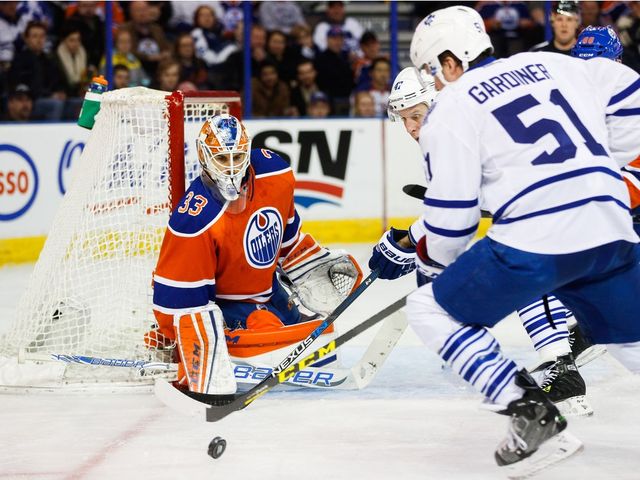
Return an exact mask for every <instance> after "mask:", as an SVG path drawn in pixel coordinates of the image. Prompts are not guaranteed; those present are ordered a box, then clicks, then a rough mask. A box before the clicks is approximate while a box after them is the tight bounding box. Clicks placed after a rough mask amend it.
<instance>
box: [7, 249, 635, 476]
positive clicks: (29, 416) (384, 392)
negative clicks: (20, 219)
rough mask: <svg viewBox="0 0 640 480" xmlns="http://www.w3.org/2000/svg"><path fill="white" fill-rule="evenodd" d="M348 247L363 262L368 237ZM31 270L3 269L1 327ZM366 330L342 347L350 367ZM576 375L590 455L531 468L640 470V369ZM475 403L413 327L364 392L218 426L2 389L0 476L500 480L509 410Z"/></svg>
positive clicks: (132, 403) (298, 393) (521, 338)
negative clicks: (215, 444)
mask: <svg viewBox="0 0 640 480" xmlns="http://www.w3.org/2000/svg"><path fill="white" fill-rule="evenodd" d="M346 248H348V249H349V250H351V251H353V252H354V253H355V254H356V256H357V258H358V259H360V260H362V261H364V260H365V259H366V258H367V256H368V252H369V249H370V246H357V247H353V246H347V247H346ZM365 265H366V263H365ZM31 269H32V266H17V267H5V268H3V269H0V332H2V331H4V330H6V328H7V326H8V324H9V323H10V322H11V321H12V320H13V316H14V315H15V313H14V307H15V304H16V303H17V300H18V297H19V294H20V292H21V291H22V289H24V287H25V285H26V282H27V277H28V274H29V272H30V271H31ZM409 277H410V278H406V279H401V280H399V281H396V282H384V281H378V282H375V283H374V284H373V285H372V286H371V288H370V289H369V291H368V292H367V293H366V294H365V296H364V297H363V298H362V299H361V300H359V301H358V302H356V304H355V305H354V306H353V307H352V309H351V310H350V311H348V312H347V313H346V314H345V315H346V316H345V318H342V319H340V320H339V321H338V322H337V326H338V327H339V328H340V330H345V329H347V328H349V327H350V326H351V325H353V324H354V323H356V322H357V321H359V320H361V319H363V318H364V317H366V316H368V315H370V314H372V313H374V312H375V311H376V309H377V308H379V307H382V306H385V305H387V304H389V303H391V302H392V301H393V300H395V299H396V298H399V297H401V296H403V295H404V294H406V293H408V292H409V291H411V289H412V288H413V282H414V278H413V275H410V276H409ZM498 294H499V292H498ZM479 308H482V307H481V306H479ZM374 333H375V332H374V331H371V332H367V334H366V335H363V337H361V338H358V339H356V340H355V341H354V342H353V343H354V345H352V346H349V347H347V348H346V349H345V351H344V355H343V359H344V363H345V364H347V365H349V364H350V363H351V362H354V361H355V360H356V359H357V358H358V356H359V355H360V354H361V353H362V352H363V349H364V347H363V345H365V344H366V341H367V338H371V336H372V335H373V334H374ZM494 333H495V335H496V336H497V337H498V339H499V340H500V341H501V343H502V344H503V346H504V350H505V351H506V352H507V354H509V355H511V356H512V357H513V358H514V359H515V360H516V361H518V362H519V363H520V364H522V365H524V366H527V365H532V364H534V363H535V359H536V356H535V352H534V351H533V349H532V348H531V346H530V344H529V343H528V339H527V337H526V335H524V333H523V330H522V327H521V326H520V325H519V323H518V322H517V320H515V319H514V318H509V319H507V320H505V321H504V322H502V323H501V324H500V325H499V326H498V327H497V328H496V329H495V332H494ZM87 368H90V367H87ZM582 372H583V375H584V376H585V379H586V380H587V384H588V395H589V399H590V401H591V403H592V405H593V408H594V410H595V411H596V413H595V415H594V416H593V417H592V418H585V419H575V420H570V421H569V424H570V426H569V428H570V430H571V431H572V432H573V433H574V435H576V436H578V437H579V438H580V439H581V440H582V441H583V442H584V443H585V451H584V452H583V453H582V454H580V455H578V456H576V457H574V458H572V459H570V460H568V461H567V462H565V463H563V464H561V465H558V466H556V467H554V468H552V469H549V470H546V471H544V472H542V473H541V474H539V475H538V476H536V477H534V478H536V479H537V478H539V479H545V480H546V479H560V480H568V479H579V480H586V479H597V480H604V479H629V480H631V479H639V478H640V409H639V408H638V407H639V406H640V378H639V377H635V376H632V375H630V374H629V373H628V372H626V371H625V370H624V369H622V367H621V366H620V365H619V364H618V363H617V362H616V361H615V360H613V359H612V358H611V357H609V356H608V355H605V356H603V357H601V358H599V359H598V360H595V361H594V362H593V363H591V364H589V365H587V366H586V367H584V368H583V369H582ZM480 401H481V397H480V396H479V395H477V394H475V393H474V392H472V391H470V390H469V389H467V388H466V386H465V384H464V383H463V382H462V381H460V380H458V379H457V377H455V376H454V375H453V374H452V373H451V372H450V371H448V370H446V369H444V370H443V369H442V367H441V363H440V361H439V359H438V357H437V356H435V355H434V354H432V353H430V352H428V351H427V350H426V349H425V348H423V347H421V346H420V344H419V342H418V340H417V338H416V337H415V335H413V333H412V332H411V331H407V332H406V333H405V335H404V337H403V338H402V339H401V341H400V344H399V345H398V346H397V347H396V349H395V350H394V352H393V353H392V354H391V356H390V358H389V360H388V362H387V363H386V364H385V366H384V368H383V369H382V370H381V371H380V372H379V374H378V376H377V377H376V378H375V379H374V381H373V382H372V384H371V385H370V386H369V387H368V388H367V389H365V390H362V391H351V392H349V391H343V392H339V391H333V392H329V391H318V390H295V391H286V392H277V391H276V392H272V393H269V394H268V395H266V396H265V397H264V398H261V399H259V400H258V401H256V402H255V403H254V404H252V405H251V406H249V407H248V408H247V409H246V410H244V411H242V412H237V413H234V414H232V415H230V416H229V417H227V418H226V419H224V420H222V421H221V422H218V423H215V424H213V423H210V424H207V423H205V422H202V421H200V420H198V419H194V418H191V417H184V416H182V415H179V414H177V413H175V412H173V411H171V410H169V409H168V408H166V407H164V406H163V405H162V404H161V403H160V402H159V401H158V400H157V399H156V398H155V397H154V396H153V395H150V394H148V395H142V394H128V395H127V394H118V395H114V394H108V395H104V394H103V395H96V394H93V395H81V394H75V395H69V394H67V395H60V394H56V395H46V394H25V395H8V394H0V425H1V432H2V434H1V435H0V479H47V480H48V479H114V478H117V479H119V480H124V479H130V478H131V479H133V478H136V479H140V478H154V479H182V478H184V479H201V478H213V479H247V480H252V479H261V480H267V479H278V480H287V479H295V480H305V479H323V480H327V479H350V480H354V479H357V480H359V479H395V480H400V479H403V480H404V479H447V480H448V479H455V480H458V479H460V480H462V479H464V480H473V479H501V478H506V475H505V474H504V473H503V472H502V471H501V470H500V469H498V468H497V467H496V466H495V464H494V461H493V450H494V448H495V446H496V445H497V443H498V442H499V441H500V440H501V438H502V437H503V435H504V433H505V431H506V419H505V418H504V417H501V416H498V415H495V414H493V413H490V412H486V411H484V410H479V408H478V406H479V404H480ZM218 435H219V436H222V437H224V438H225V439H226V440H227V442H228V447H227V451H226V452H225V454H224V455H223V456H222V457H221V458H220V459H218V460H213V459H212V458H211V457H209V456H208V455H207V453H206V452H207V446H208V444H209V441H210V440H211V439H212V438H213V437H215V436H218Z"/></svg>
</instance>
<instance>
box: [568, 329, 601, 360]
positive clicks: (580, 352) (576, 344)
mask: <svg viewBox="0 0 640 480" xmlns="http://www.w3.org/2000/svg"><path fill="white" fill-rule="evenodd" d="M569 345H571V353H572V354H573V358H575V359H576V366H578V367H582V366H583V365H586V364H587V363H589V362H591V361H592V360H595V359H596V358H598V357H599V356H600V355H602V354H603V353H605V352H606V351H607V348H606V347H605V346H604V345H594V344H592V343H591V342H590V341H589V340H587V339H586V338H585V336H584V334H583V333H582V330H581V329H580V326H579V325H574V326H573V327H569Z"/></svg>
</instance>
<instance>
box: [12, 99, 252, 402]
mask: <svg viewBox="0 0 640 480" xmlns="http://www.w3.org/2000/svg"><path fill="white" fill-rule="evenodd" d="M221 113H230V114H232V115H235V116H237V117H241V102H240V95H239V94H238V93H236V92H227V91H224V92H220V91H211V92H202V91H199V92H180V91H177V92H173V93H167V92H161V91H158V90H151V89H147V88H143V87H136V88H128V89H121V90H115V91H112V92H107V93H105V94H103V95H102V101H101V107H100V112H99V113H98V115H97V116H96V122H95V125H94V128H93V129H92V131H91V133H90V136H89V139H88V140H87V142H86V145H85V148H84V150H83V153H82V156H81V158H80V160H79V161H78V162H77V164H74V170H73V171H72V181H71V185H70V186H69V188H68V190H67V193H66V194H65V196H64V197H63V199H62V201H61V203H60V206H59V209H58V211H57V213H56V215H55V217H54V219H53V222H52V227H51V230H50V231H49V234H48V236H47V241H46V242H45V245H44V248H43V250H42V252H41V253H40V257H39V259H38V261H37V263H36V265H35V268H34V271H33V273H32V275H31V278H30V280H29V284H28V286H27V289H26V291H25V292H24V294H23V296H22V298H21V299H20V301H19V303H18V308H17V310H16V317H15V319H14V322H13V324H12V325H11V326H10V328H9V330H8V331H7V333H6V334H5V335H3V336H2V338H0V389H2V388H3V387H4V390H10V391H16V390H20V389H40V390H41V389H47V390H54V389H57V388H59V387H71V388H73V389H80V390H85V389H87V388H89V389H92V390H93V389H95V388H96V387H97V386H107V388H113V387H116V386H119V387H120V386H126V387H131V386H138V385H146V388H149V387H148V385H149V384H150V383H151V381H152V380H153V378H152V377H149V376H141V375H140V373H139V372H138V371H137V370H135V369H130V368H116V367H103V366H86V365H77V364H64V363H61V362H57V363H56V362H51V361H44V360H46V359H48V358H50V356H51V354H61V355H84V356H92V357H100V358H112V359H127V360H142V361H150V362H153V361H164V362H166V361H169V360H170V352H167V351H160V350H152V349H149V348H147V346H146V345H145V344H144V334H145V333H146V332H147V331H149V330H150V329H151V328H152V325H153V324H154V323H155V319H154V316H153V311H152V296H153V291H152V286H151V278H152V272H153V268H154V267H155V264H156V261H157V257H158V253H159V250H160V245H161V242H162V238H163V235H164V231H165V229H166V225H167V221H168V219H169V215H170V212H171V210H172V206H175V205H176V203H177V202H179V200H180V198H181V197H182V196H183V194H184V191H185V186H186V185H187V184H188V183H189V182H190V181H192V180H193V179H194V178H195V177H196V176H197V175H198V174H199V163H198V160H197V153H196V149H195V139H196V137H197V134H198V132H199V131H200V127H201V125H202V123H203V122H204V121H205V120H206V118H208V117H210V116H212V115H215V114H221ZM65 390H68V389H65Z"/></svg>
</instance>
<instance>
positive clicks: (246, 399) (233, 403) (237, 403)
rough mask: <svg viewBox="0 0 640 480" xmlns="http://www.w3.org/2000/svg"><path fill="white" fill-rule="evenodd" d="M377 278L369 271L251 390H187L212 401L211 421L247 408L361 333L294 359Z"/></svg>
mask: <svg viewBox="0 0 640 480" xmlns="http://www.w3.org/2000/svg"><path fill="white" fill-rule="evenodd" d="M376 278H378V271H377V270H373V271H372V272H371V273H370V274H369V276H368V277H367V278H365V279H364V280H363V281H362V283H360V285H358V287H357V288H356V289H355V290H354V291H353V292H352V293H351V295H349V296H348V297H347V298H345V299H344V300H343V301H342V303H341V304H340V305H338V307H336V309H335V310H334V311H333V312H332V313H331V314H330V315H329V316H328V317H327V318H325V320H324V321H323V322H322V323H321V324H320V325H319V326H318V327H317V328H316V329H315V330H314V331H313V332H311V334H309V336H308V337H307V338H305V339H304V340H302V342H300V343H299V344H298V345H297V346H296V347H295V348H294V349H293V351H292V352H291V353H290V354H289V355H287V357H286V358H285V359H284V360H283V361H282V362H280V364H279V365H277V366H276V367H275V368H274V370H273V372H272V374H271V375H270V376H269V377H267V378H265V379H264V380H263V381H262V382H260V383H259V384H257V385H256V386H254V387H253V388H251V389H250V390H248V391H247V392H244V393H242V394H240V395H207V394H202V393H194V392H184V393H185V394H187V395H189V396H191V397H192V398H194V399H196V400H198V401H201V402H203V403H207V404H210V405H212V406H211V407H210V408H209V409H208V410H207V421H211V422H215V421H217V420H220V419H221V418H224V417H226V416H227V415H229V414H230V413H231V412H234V411H236V410H241V409H243V408H245V407H246V406H247V405H249V404H250V403H251V402H253V401H254V400H256V399H257V398H258V397H260V396H262V395H264V394H265V393H267V391H269V390H270V389H271V388H273V387H274V386H276V385H278V384H279V383H283V382H285V381H287V380H288V379H289V378H291V376H293V375H294V374H295V373H296V372H297V371H299V370H300V369H302V368H304V367H306V366H308V365H311V364H312V363H314V362H316V361H317V360H319V359H320V358H323V357H325V356H327V355H328V354H329V353H331V352H333V351H334V350H335V349H336V347H337V346H338V345H341V344H342V343H344V342H346V341H348V340H349V339H351V338H353V336H355V335H357V334H354V335H352V336H348V335H347V334H344V335H342V336H341V337H340V338H342V341H341V342H340V343H339V344H338V343H337V340H338V339H335V340H333V341H331V342H329V343H328V344H327V345H325V346H324V347H322V348H320V349H319V350H317V351H316V352H314V353H312V354H311V355H309V356H307V357H305V358H304V359H302V360H301V361H299V362H297V363H294V362H295V361H296V360H297V359H298V358H299V357H300V355H301V354H302V352H304V351H305V350H306V349H307V347H309V345H311V343H313V341H314V340H315V339H316V338H318V337H319V336H320V335H321V334H322V333H323V332H324V331H325V330H326V329H327V328H329V325H331V324H333V322H335V321H336V319H337V318H338V317H339V316H340V315H341V314H342V313H343V312H344V311H345V310H346V309H347V308H348V307H349V306H350V305H351V304H352V303H353V302H354V301H355V300H356V299H357V298H358V297H359V296H360V295H362V293H363V292H364V291H365V290H366V289H367V288H369V286H370V285H371V283H373V281H374V280H375V279H376ZM387 315H388V314H387ZM382 318H384V317H379V318H378V319H377V320H376V322H377V321H380V320H381V319H382ZM376 322H374V323H376ZM367 328H368V327H367ZM353 330H354V329H352V330H351V331H353ZM347 333H349V332H347ZM343 337H348V338H343Z"/></svg>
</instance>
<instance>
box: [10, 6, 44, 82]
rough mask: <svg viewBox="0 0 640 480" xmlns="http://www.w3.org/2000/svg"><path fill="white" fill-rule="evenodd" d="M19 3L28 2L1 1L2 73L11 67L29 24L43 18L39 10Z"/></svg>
mask: <svg viewBox="0 0 640 480" xmlns="http://www.w3.org/2000/svg"><path fill="white" fill-rule="evenodd" d="M19 3H22V4H24V3H26V2H0V75H1V73H2V72H6V71H7V70H8V69H9V66H10V64H11V61H12V60H13V56H14V55H15V52H16V47H17V46H18V43H19V42H21V40H20V36H21V35H22V34H23V33H24V31H25V28H26V27H27V24H28V23H29V22H31V21H34V20H40V21H42V20H43V18H41V17H42V15H40V14H39V12H38V11H34V10H33V9H29V8H24V5H20V6H19V5H18V4H19ZM34 3H35V2H34Z"/></svg>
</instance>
